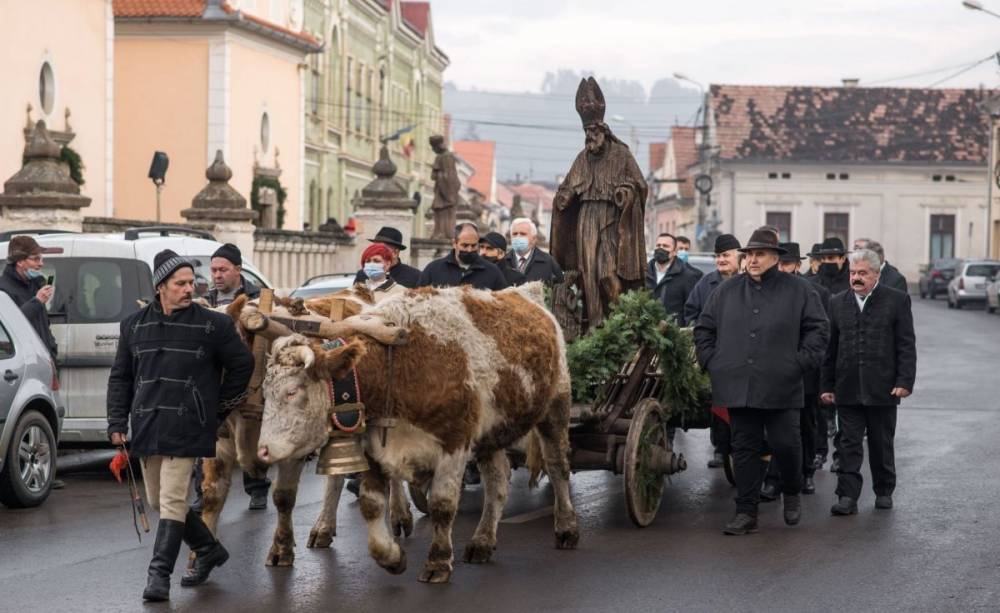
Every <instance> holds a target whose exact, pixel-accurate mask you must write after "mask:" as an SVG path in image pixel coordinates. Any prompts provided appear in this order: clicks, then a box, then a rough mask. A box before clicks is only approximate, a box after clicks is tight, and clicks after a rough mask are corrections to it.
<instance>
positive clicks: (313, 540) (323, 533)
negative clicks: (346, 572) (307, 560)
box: [306, 528, 337, 549]
mask: <svg viewBox="0 0 1000 613" xmlns="http://www.w3.org/2000/svg"><path fill="white" fill-rule="evenodd" d="M335 536H337V530H336V529H333V530H323V529H316V528H313V529H312V531H311V532H309V540H308V541H307V542H306V547H308V548H309V549H325V548H327V547H329V546H330V544H331V543H333V537H335Z"/></svg>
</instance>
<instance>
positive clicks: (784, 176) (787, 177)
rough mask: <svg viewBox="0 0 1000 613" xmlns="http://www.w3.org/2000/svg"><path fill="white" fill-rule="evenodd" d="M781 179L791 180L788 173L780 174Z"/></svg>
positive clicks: (790, 175)
mask: <svg viewBox="0 0 1000 613" xmlns="http://www.w3.org/2000/svg"><path fill="white" fill-rule="evenodd" d="M781 178H782V179H791V178H792V173H790V172H783V173H781Z"/></svg>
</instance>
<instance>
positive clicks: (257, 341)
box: [247, 288, 274, 413]
mask: <svg viewBox="0 0 1000 613" xmlns="http://www.w3.org/2000/svg"><path fill="white" fill-rule="evenodd" d="M257 304H258V311H259V312H260V313H270V312H271V307H272V305H273V304H274V290H271V289H267V288H261V290H260V298H258V299H257ZM270 346H271V341H270V339H268V338H266V337H265V336H264V335H262V334H254V337H253V349H252V351H253V374H252V375H250V386H249V387H250V395H249V397H248V398H247V408H249V409H251V410H252V411H254V412H260V413H263V411H264V385H263V382H264V370H265V369H266V368H267V350H268V348H269V347H270Z"/></svg>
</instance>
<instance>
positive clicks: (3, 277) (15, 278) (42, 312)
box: [0, 263, 58, 358]
mask: <svg viewBox="0 0 1000 613" xmlns="http://www.w3.org/2000/svg"><path fill="white" fill-rule="evenodd" d="M43 287H45V279H44V278H42V277H38V278H36V279H22V278H21V276H20V275H18V274H17V270H15V268H14V265H13V264H10V263H8V264H7V265H6V266H5V267H4V269H3V274H0V292H4V293H6V294H7V295H8V296H10V299H11V300H13V301H14V304H16V305H17V306H18V308H19V309H21V313H23V314H24V318H25V319H27V320H28V323H30V324H31V327H32V328H33V329H34V330H35V332H36V333H37V334H38V338H40V339H42V342H43V343H45V347H46V348H47V349H48V350H49V353H50V354H52V357H53V358H55V357H56V352H57V350H58V346H57V345H56V339H55V337H54V336H52V329H51V328H49V312H48V311H47V310H46V308H45V304H43V303H42V302H40V301H39V300H38V298H36V297H35V294H37V293H38V290H40V289H42V288H43Z"/></svg>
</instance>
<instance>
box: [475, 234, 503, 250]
mask: <svg viewBox="0 0 1000 613" xmlns="http://www.w3.org/2000/svg"><path fill="white" fill-rule="evenodd" d="M479 244H480V245H483V244H486V245H489V246H490V247H493V248H494V249H500V250H501V251H507V239H506V238H504V237H503V234H500V233H499V232H487V233H486V234H484V235H483V237H482V238H480V239H479Z"/></svg>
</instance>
